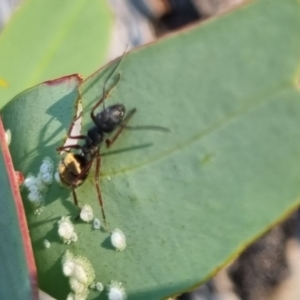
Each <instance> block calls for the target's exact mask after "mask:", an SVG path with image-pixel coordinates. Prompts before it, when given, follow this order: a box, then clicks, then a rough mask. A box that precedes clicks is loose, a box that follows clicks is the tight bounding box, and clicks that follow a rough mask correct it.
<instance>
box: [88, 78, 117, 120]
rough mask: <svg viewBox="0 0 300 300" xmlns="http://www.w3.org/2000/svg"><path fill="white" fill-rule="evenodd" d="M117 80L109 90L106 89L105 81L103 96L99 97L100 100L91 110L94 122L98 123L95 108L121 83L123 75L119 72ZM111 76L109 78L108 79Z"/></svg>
mask: <svg viewBox="0 0 300 300" xmlns="http://www.w3.org/2000/svg"><path fill="white" fill-rule="evenodd" d="M117 76H118V77H117V80H116V81H115V83H114V84H113V85H112V86H111V87H110V88H109V89H108V90H107V91H105V84H106V82H105V83H104V87H103V95H102V97H101V98H100V99H99V101H98V102H97V103H96V104H95V105H94V106H93V108H92V111H91V118H92V120H93V121H94V123H97V119H96V115H95V110H96V109H97V108H98V107H99V106H100V105H101V104H102V103H103V102H104V101H105V99H106V98H107V97H108V95H109V93H110V92H111V90H112V89H113V88H114V87H115V86H116V85H117V84H118V83H119V80H120V78H121V75H120V74H118V75H117ZM108 79H109V78H107V80H108ZM107 80H106V81H107Z"/></svg>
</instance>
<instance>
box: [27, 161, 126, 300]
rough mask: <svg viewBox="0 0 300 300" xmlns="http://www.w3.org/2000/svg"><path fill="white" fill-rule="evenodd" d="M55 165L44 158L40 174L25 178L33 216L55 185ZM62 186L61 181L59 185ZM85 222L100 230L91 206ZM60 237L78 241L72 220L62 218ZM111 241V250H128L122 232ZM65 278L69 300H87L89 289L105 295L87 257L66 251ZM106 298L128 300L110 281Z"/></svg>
mask: <svg viewBox="0 0 300 300" xmlns="http://www.w3.org/2000/svg"><path fill="white" fill-rule="evenodd" d="M53 171H54V163H53V160H52V159H51V158H50V157H45V158H44V159H43V161H42V164H41V166H40V168H39V172H38V174H37V175H36V176H35V175H34V174H31V173H30V174H28V176H27V177H26V178H25V181H24V186H25V187H26V189H27V191H28V195H27V198H28V200H29V201H30V203H31V204H32V206H33V207H34V213H40V212H41V211H42V210H43V207H44V204H45V197H46V194H47V191H48V188H49V186H50V185H51V184H52V182H53ZM58 183H59V181H58ZM79 217H80V219H81V220H82V221H83V222H86V223H90V222H92V226H93V229H95V230H99V229H101V222H100V220H99V219H98V218H95V217H94V212H93V209H92V207H91V206H90V205H88V204H85V205H83V207H82V209H81V211H80V214H79ZM57 224H58V230H57V233H58V236H59V237H60V238H61V240H62V241H63V243H65V244H71V243H75V242H77V240H78V235H77V233H76V232H75V227H74V224H73V223H72V221H71V217H70V216H63V217H61V219H60V220H59V221H58V223H57ZM110 240H111V244H112V246H113V247H114V248H115V249H116V250H117V251H123V250H124V249H125V248H126V237H125V235H124V233H123V232H122V231H121V230H120V229H115V230H113V231H112V232H111V235H110ZM43 243H44V247H45V248H46V249H49V248H50V247H51V242H50V241H49V240H47V239H44V241H43ZM62 268H63V274H64V275H65V276H67V277H69V283H70V287H71V290H72V292H71V293H70V294H69V295H68V298H67V300H75V299H76V300H80V299H82V300H84V299H86V298H87V295H88V292H89V289H94V290H97V291H98V292H102V291H103V290H104V287H103V284H102V283H101V282H94V280H95V272H94V270H93V267H92V264H91V263H90V261H89V260H88V259H87V258H86V257H84V256H75V255H73V254H72V253H71V252H70V251H69V250H67V251H66V253H65V255H64V257H63V261H62ZM107 295H108V299H109V300H125V299H126V297H127V296H126V292H125V289H124V287H123V285H122V283H121V282H117V281H111V282H110V283H109V284H108V286H107Z"/></svg>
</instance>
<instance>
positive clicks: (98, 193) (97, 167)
mask: <svg viewBox="0 0 300 300" xmlns="http://www.w3.org/2000/svg"><path fill="white" fill-rule="evenodd" d="M100 166H101V156H100V154H99V152H97V156H96V170H95V185H96V190H97V196H98V200H99V203H100V206H101V212H102V218H103V223H104V226H105V227H106V228H107V222H106V217H105V212H104V204H103V199H102V194H101V190H100V184H99V174H100Z"/></svg>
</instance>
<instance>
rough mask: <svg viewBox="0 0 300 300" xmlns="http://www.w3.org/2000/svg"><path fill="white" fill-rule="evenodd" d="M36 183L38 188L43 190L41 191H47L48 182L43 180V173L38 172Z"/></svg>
mask: <svg viewBox="0 0 300 300" xmlns="http://www.w3.org/2000/svg"><path fill="white" fill-rule="evenodd" d="M35 185H36V188H37V189H38V190H39V191H41V192H46V191H47V189H48V186H47V184H46V183H45V182H44V181H43V179H42V175H41V174H38V176H37V177H36V179H35Z"/></svg>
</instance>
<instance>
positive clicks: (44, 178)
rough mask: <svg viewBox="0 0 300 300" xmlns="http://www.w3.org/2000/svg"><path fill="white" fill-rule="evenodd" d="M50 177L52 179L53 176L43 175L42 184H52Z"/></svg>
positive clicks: (49, 174)
mask: <svg viewBox="0 0 300 300" xmlns="http://www.w3.org/2000/svg"><path fill="white" fill-rule="evenodd" d="M52 177H53V175H52V174H51V173H44V174H43V175H42V179H43V181H44V183H46V184H48V185H50V184H52V181H53V179H52Z"/></svg>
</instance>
